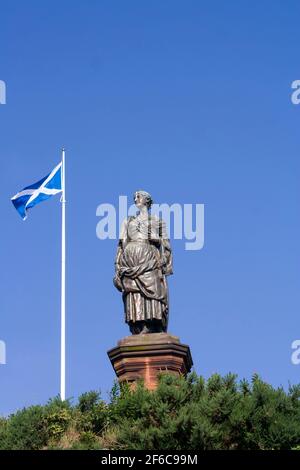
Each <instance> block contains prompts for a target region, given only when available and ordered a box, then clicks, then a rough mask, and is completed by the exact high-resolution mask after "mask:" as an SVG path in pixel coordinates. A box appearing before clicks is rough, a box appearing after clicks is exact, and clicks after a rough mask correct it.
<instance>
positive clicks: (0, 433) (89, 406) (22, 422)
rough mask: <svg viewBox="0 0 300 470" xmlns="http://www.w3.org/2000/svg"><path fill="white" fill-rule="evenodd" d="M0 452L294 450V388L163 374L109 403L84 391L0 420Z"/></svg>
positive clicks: (125, 389) (298, 404)
mask: <svg viewBox="0 0 300 470" xmlns="http://www.w3.org/2000/svg"><path fill="white" fill-rule="evenodd" d="M0 449H33V450H36V449H121V450H123V449H145V450H197V451H200V450H208V449H228V450H235V449H242V450H243V449H244V450H246V449H250V450H254V449H258V450H267V449H300V385H297V386H291V387H290V388H289V390H288V392H285V391H284V390H283V388H278V389H274V388H273V387H272V386H271V385H269V384H267V383H265V382H263V381H262V380H261V379H260V378H259V377H258V376H257V375H254V376H253V378H252V381H251V383H248V382H247V381H245V380H242V381H240V382H238V381H237V378H236V376H235V375H233V374H228V375H226V376H225V377H221V376H220V375H218V374H215V375H213V376H211V377H210V378H209V379H208V380H204V378H203V377H198V376H197V375H196V374H195V373H192V374H190V375H189V376H188V377H187V378H183V377H175V376H172V375H166V374H163V375H161V377H160V381H159V385H158V388H157V390H156V391H154V392H151V391H149V390H147V389H145V388H144V386H143V384H142V383H139V384H138V385H137V387H136V389H135V391H131V390H130V388H129V386H128V385H124V386H122V387H119V385H118V384H115V385H114V387H113V389H112V391H111V394H110V400H109V403H106V402H105V401H104V400H103V399H102V398H101V396H100V394H99V393H98V392H95V391H91V392H88V393H84V394H83V395H81V396H80V397H79V400H78V403H77V404H74V405H72V403H71V401H70V400H67V401H64V402H62V401H61V400H60V399H59V398H57V397H56V398H54V399H52V400H50V401H49V402H48V403H47V404H46V405H45V406H40V405H38V406H31V407H29V408H24V409H23V410H20V411H18V412H16V413H15V414H13V415H11V416H9V417H8V418H0Z"/></svg>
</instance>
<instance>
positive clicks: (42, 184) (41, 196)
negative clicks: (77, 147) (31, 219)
mask: <svg viewBox="0 0 300 470" xmlns="http://www.w3.org/2000/svg"><path fill="white" fill-rule="evenodd" d="M61 167H62V163H61V162H60V163H59V164H58V165H57V166H56V167H55V168H54V170H52V171H51V173H49V175H47V176H45V178H42V179H41V180H40V181H38V182H37V183H34V184H31V185H30V186H26V188H24V189H22V191H20V192H18V193H17V194H16V195H15V196H13V197H12V198H11V201H12V203H13V205H14V206H15V208H16V209H17V211H18V212H19V214H20V216H21V217H22V219H23V220H25V219H26V218H27V210H28V209H30V208H31V207H34V206H36V205H37V204H39V202H42V201H45V200H46V199H49V197H51V196H54V195H55V194H57V193H61V192H62V184H61Z"/></svg>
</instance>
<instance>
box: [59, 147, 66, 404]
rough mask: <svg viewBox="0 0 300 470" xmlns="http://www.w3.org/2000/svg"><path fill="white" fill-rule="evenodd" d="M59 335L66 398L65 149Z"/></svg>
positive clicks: (61, 381)
mask: <svg viewBox="0 0 300 470" xmlns="http://www.w3.org/2000/svg"><path fill="white" fill-rule="evenodd" d="M61 183H62V197H61V214H62V217H61V222H62V223H61V336H60V398H61V400H65V399H66V186H65V149H62V166H61Z"/></svg>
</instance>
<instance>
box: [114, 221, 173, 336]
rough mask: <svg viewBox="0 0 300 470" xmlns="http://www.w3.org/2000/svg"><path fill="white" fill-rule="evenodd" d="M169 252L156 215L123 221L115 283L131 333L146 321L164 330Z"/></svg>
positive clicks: (160, 222) (151, 329)
mask: <svg viewBox="0 0 300 470" xmlns="http://www.w3.org/2000/svg"><path fill="white" fill-rule="evenodd" d="M169 274H172V253H171V247H170V242H169V240H168V238H167V234H166V230H165V224H164V222H163V221H162V220H161V219H158V217H155V216H150V215H148V217H142V216H140V215H138V216H136V217H130V218H129V219H127V220H126V221H125V222H124V223H123V227H122V230H121V236H120V241H119V248H118V252H117V257H116V278H115V285H116V287H117V288H118V289H119V290H121V291H122V293H123V302H124V310H125V321H126V323H128V324H129V326H130V329H131V332H132V333H139V332H140V329H139V328H137V326H138V325H143V324H144V323H146V324H147V325H148V327H149V331H152V332H153V331H166V330H167V325H168V313H169V301H168V286H167V281H166V276H167V275H169Z"/></svg>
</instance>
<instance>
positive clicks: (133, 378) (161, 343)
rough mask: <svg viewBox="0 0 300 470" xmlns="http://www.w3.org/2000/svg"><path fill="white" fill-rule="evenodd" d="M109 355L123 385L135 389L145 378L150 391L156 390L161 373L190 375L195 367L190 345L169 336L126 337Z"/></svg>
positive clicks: (153, 334)
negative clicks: (128, 385)
mask: <svg viewBox="0 0 300 470" xmlns="http://www.w3.org/2000/svg"><path fill="white" fill-rule="evenodd" d="M107 354H108V357H109V359H110V361H111V363H112V366H113V368H114V371H115V373H116V375H117V377H118V379H119V382H120V383H122V382H124V381H125V382H128V383H130V384H131V385H132V386H133V387H134V386H135V383H136V382H137V381H138V380H140V379H143V381H144V384H145V387H147V388H148V389H149V390H154V389H155V388H156V386H157V382H158V374H160V373H163V372H166V373H170V374H176V375H186V374H187V373H188V372H189V371H190V370H191V367H192V365H193V360H192V356H191V352H190V348H189V346H187V345H185V344H181V343H180V340H179V338H178V337H177V336H172V335H170V334H168V333H149V334H140V335H132V336H126V337H125V338H123V339H121V340H120V341H119V342H118V344H117V347H115V348H113V349H111V350H109V351H108V353H107Z"/></svg>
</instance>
